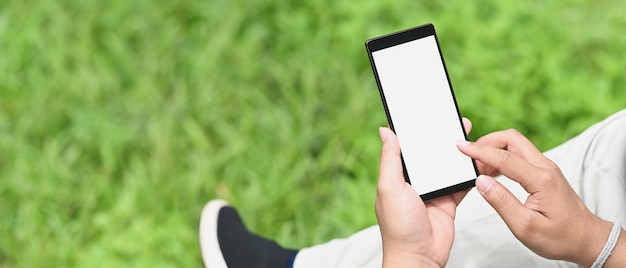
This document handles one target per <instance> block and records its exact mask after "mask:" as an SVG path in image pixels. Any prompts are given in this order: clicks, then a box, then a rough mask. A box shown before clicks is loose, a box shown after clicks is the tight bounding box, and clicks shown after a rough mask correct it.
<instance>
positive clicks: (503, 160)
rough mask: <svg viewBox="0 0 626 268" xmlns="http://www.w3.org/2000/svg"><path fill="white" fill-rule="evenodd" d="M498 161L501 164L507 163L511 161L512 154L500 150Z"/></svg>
mask: <svg viewBox="0 0 626 268" xmlns="http://www.w3.org/2000/svg"><path fill="white" fill-rule="evenodd" d="M498 159H499V160H498V161H499V162H500V163H506V162H507V161H509V159H511V152H509V151H506V150H500V151H499V155H498Z"/></svg>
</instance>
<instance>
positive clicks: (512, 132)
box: [504, 128, 522, 137]
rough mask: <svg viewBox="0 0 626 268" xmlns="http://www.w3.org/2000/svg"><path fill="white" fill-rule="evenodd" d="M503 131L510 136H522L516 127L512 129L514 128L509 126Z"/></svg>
mask: <svg viewBox="0 0 626 268" xmlns="http://www.w3.org/2000/svg"><path fill="white" fill-rule="evenodd" d="M504 133H506V134H507V135H509V136H510V137H519V136H522V133H520V132H519V131H518V130H517V129H514V128H509V129H507V130H505V131H504Z"/></svg>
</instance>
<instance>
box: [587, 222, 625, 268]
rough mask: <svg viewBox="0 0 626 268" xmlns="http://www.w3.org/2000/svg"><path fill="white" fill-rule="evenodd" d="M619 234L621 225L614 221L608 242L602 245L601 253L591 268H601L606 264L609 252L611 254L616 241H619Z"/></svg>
mask: <svg viewBox="0 0 626 268" xmlns="http://www.w3.org/2000/svg"><path fill="white" fill-rule="evenodd" d="M621 232H622V223H621V222H619V221H616V222H615V223H614V224H613V229H611V234H609V240H608V241H606V245H604V248H603V249H602V252H600V255H598V258H597V259H596V261H595V262H593V265H591V268H601V267H602V266H604V263H605V262H606V260H607V259H608V258H609V257H610V256H611V252H613V249H614V248H615V245H617V240H618V239H619V234H620V233H621Z"/></svg>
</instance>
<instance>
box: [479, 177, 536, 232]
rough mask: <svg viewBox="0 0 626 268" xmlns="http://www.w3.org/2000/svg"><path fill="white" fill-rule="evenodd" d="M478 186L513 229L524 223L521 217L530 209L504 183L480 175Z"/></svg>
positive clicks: (484, 196)
mask: <svg viewBox="0 0 626 268" xmlns="http://www.w3.org/2000/svg"><path fill="white" fill-rule="evenodd" d="M476 188H477V189H478V191H479V192H480V194H481V195H482V196H483V198H485V200H486V201H487V203H489V205H491V206H492V207H493V208H494V209H495V210H496V212H498V214H499V215H500V217H501V218H502V219H503V220H504V222H506V224H507V225H508V226H509V228H510V229H511V230H512V231H513V230H516V229H517V228H520V226H518V225H519V224H520V223H523V221H522V219H521V218H522V217H523V215H525V212H526V211H527V210H528V209H527V208H526V207H525V206H524V205H523V204H522V203H521V202H520V201H519V200H518V199H517V198H516V197H515V196H514V195H513V194H512V193H511V192H510V191H509V190H508V189H507V188H506V187H504V185H502V184H501V183H500V182H498V181H496V180H494V179H493V178H492V177H489V176H485V175H480V176H478V178H476Z"/></svg>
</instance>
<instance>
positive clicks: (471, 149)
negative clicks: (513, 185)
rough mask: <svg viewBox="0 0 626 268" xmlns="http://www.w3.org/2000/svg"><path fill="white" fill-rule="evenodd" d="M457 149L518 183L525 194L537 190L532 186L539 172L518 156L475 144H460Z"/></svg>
mask: <svg viewBox="0 0 626 268" xmlns="http://www.w3.org/2000/svg"><path fill="white" fill-rule="evenodd" d="M458 147H459V150H460V151H461V152H462V153H464V154H465V155H467V156H469V157H471V158H473V159H475V160H478V161H480V162H482V163H484V164H486V165H488V166H490V167H492V168H494V169H496V170H498V171H499V172H500V173H502V174H504V175H505V176H507V177H508V178H510V179H512V180H514V181H516V182H518V183H519V184H520V185H521V186H522V187H523V188H524V189H525V190H526V192H527V193H531V194H532V193H535V192H536V191H538V190H539V189H537V188H536V187H534V186H533V178H536V177H538V176H541V173H540V172H541V170H540V169H539V168H538V167H537V166H535V165H533V164H531V163H530V162H528V161H526V160H525V159H524V158H523V157H521V156H519V155H518V154H516V153H513V152H511V151H508V150H504V149H500V148H496V147H492V146H489V145H485V144H480V143H477V142H466V143H460V144H459V146H458Z"/></svg>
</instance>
